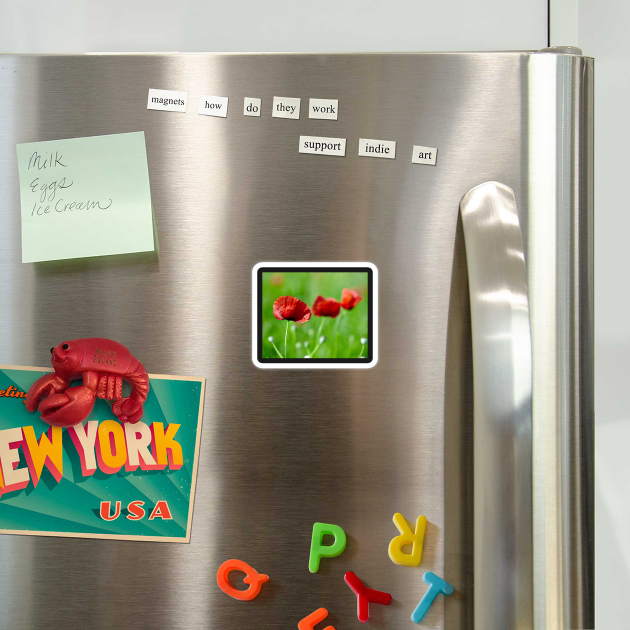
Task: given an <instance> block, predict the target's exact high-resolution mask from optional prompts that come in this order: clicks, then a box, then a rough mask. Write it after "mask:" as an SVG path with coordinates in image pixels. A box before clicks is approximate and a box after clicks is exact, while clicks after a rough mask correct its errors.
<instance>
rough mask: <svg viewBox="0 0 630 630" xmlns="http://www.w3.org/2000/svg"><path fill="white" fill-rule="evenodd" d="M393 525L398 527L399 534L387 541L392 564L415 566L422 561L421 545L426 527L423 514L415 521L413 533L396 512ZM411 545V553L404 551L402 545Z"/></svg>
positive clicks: (402, 517)
mask: <svg viewBox="0 0 630 630" xmlns="http://www.w3.org/2000/svg"><path fill="white" fill-rule="evenodd" d="M394 525H396V527H397V528H398V531H399V532H400V536H396V538H394V539H393V540H392V541H391V542H390V543H389V550H388V552H389V557H390V559H391V561H392V562H393V563H394V564H402V565H405V566H407V567H417V566H418V565H419V564H420V562H421V561H422V546H423V545H424V532H425V530H426V528H427V519H426V517H425V516H419V517H418V520H417V521H416V531H415V533H414V532H412V531H411V528H410V527H409V525H408V524H407V521H406V520H405V517H404V516H403V515H402V514H400V513H399V512H396V514H394ZM405 545H412V548H411V553H404V552H403V547H404V546H405Z"/></svg>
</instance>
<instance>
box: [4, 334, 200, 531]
mask: <svg viewBox="0 0 630 630" xmlns="http://www.w3.org/2000/svg"><path fill="white" fill-rule="evenodd" d="M51 363H52V366H53V371H52V372H50V371H48V370H44V369H43V368H24V367H11V366H0V532H2V533H11V534H31V535H44V536H71V537H86V538H115V539H125V540H129V539H131V540H153V541H167V542H188V541H189V540H190V526H191V521H192V509H193V501H194V493H195V481H196V476H197V461H198V452H199V441H200V437H201V418H202V411H203V396H204V384H205V382H204V379H202V378H188V377H178V376H151V375H149V374H147V373H146V372H145V370H144V367H143V365H142V363H141V362H140V361H139V360H138V359H137V358H135V357H134V356H133V355H132V354H131V353H130V352H129V351H128V350H127V348H125V347H124V346H122V345H121V344H119V343H116V342H114V341H111V340H109V339H100V338H98V339H97V338H94V339H75V340H70V341H66V342H63V343H61V344H59V345H57V346H55V347H53V348H52V349H51Z"/></svg>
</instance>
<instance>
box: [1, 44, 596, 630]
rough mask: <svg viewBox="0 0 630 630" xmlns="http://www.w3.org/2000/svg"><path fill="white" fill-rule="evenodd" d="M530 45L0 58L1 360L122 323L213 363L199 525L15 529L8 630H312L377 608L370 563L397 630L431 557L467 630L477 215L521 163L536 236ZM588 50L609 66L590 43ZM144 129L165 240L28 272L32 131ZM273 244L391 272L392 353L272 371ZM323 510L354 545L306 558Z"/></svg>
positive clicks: (169, 365)
mask: <svg viewBox="0 0 630 630" xmlns="http://www.w3.org/2000/svg"><path fill="white" fill-rule="evenodd" d="M543 57H544V56H543V55H540V58H541V59H542V58H543ZM547 57H550V58H551V57H554V58H557V57H558V56H557V55H547ZM530 59H531V55H529V54H526V53H492V54H476V53H475V54H422V55H197V54H191V55H129V56H109V55H103V56H101V55H89V56H45V57H29V56H2V57H0V185H1V186H0V191H1V192H0V290H1V291H2V299H1V300H0V362H2V363H8V364H10V363H13V364H23V365H42V364H45V363H46V361H47V354H46V353H47V349H48V348H50V346H51V345H52V344H53V343H55V340H59V339H63V338H68V337H80V336H106V337H113V338H116V339H117V340H119V341H120V342H122V343H124V344H125V345H127V346H128V347H129V348H130V349H131V350H132V352H133V353H134V355H135V356H138V357H140V358H141V359H142V361H143V363H144V365H145V366H146V367H147V370H148V371H149V372H154V373H164V374H184V375H185V374H188V375H200V376H205V377H206V378H207V394H206V405H205V412H204V424H203V426H204V430H203V435H202V443H201V455H200V462H199V473H198V484H197V492H196V501H195V511H194V518H193V525H192V539H191V543H190V544H189V545H165V544H158V543H131V542H113V541H92V540H90V541H83V540H62V539H36V538H28V537H14V536H0V557H2V562H1V563H0V601H1V602H2V607H3V614H2V616H1V617H0V625H4V626H6V627H7V628H44V627H45V628H62V627H63V628H85V627H92V628H113V627H125V628H147V627H150V628H169V629H173V628H204V629H207V628H212V629H216V630H226V629H232V628H233V629H238V630H240V629H241V628H245V627H250V626H252V625H253V626H255V627H256V628H259V629H261V630H264V629H267V628H278V627H286V628H289V627H295V626H296V625H297V622H298V621H299V620H300V619H301V618H302V617H304V616H305V615H306V614H308V613H309V612H311V611H313V610H315V608H318V607H320V606H322V605H323V606H326V607H327V608H328V609H329V610H330V611H331V617H330V621H331V623H332V625H335V626H336V627H338V628H341V627H351V626H352V624H355V625H356V626H358V623H359V622H358V621H357V620H356V601H355V599H354V596H352V593H351V592H350V591H349V590H348V589H347V587H346V586H345V585H344V584H343V577H342V576H343V573H344V572H345V571H346V570H353V571H355V572H356V573H357V575H358V576H359V577H360V578H362V579H364V580H365V581H366V582H367V583H368V584H369V585H370V586H372V587H374V588H383V589H385V590H388V591H389V592H391V593H392V594H393V596H394V602H393V603H392V605H391V606H389V607H387V608H385V607H373V608H374V610H373V612H372V618H371V619H370V623H371V624H372V625H373V627H375V628H400V627H404V626H405V625H408V624H410V621H409V615H410V614H411V610H412V609H413V607H414V606H415V605H416V604H417V602H418V601H419V599H420V597H421V596H422V594H423V593H424V590H425V588H426V587H425V585H424V584H423V582H422V578H421V576H422V573H423V571H424V570H432V571H434V572H435V573H437V574H438V575H443V576H444V577H445V578H446V579H447V580H448V581H450V582H451V583H452V584H453V585H454V586H455V589H456V591H455V594H454V595H453V596H452V597H450V598H449V600H448V602H446V605H445V602H444V600H443V598H438V600H436V602H435V604H434V605H433V607H432V609H431V611H430V613H429V615H428V616H427V618H426V619H425V620H424V621H425V623H424V627H428V628H443V627H446V628H466V627H472V626H471V624H472V608H473V607H472V593H473V581H474V578H473V574H472V560H473V545H472V537H471V532H472V484H471V482H472V472H471V471H472V462H471V453H472V432H471V430H470V429H471V426H472V396H471V392H470V389H469V387H470V380H471V379H470V374H471V354H470V331H469V323H468V317H469V307H468V299H467V298H468V292H467V287H466V282H463V281H462V278H463V274H465V270H464V271H462V266H461V260H462V255H463V248H462V243H461V239H456V235H457V234H459V233H460V232H458V230H457V225H458V213H459V210H458V208H459V201H460V199H461V197H462V196H463V195H464V194H465V193H466V191H468V190H469V189H471V188H472V187H474V186H476V185H477V184H479V183H481V182H484V181H488V180H498V181H501V182H505V183H506V184H507V185H509V186H510V187H511V188H512V189H513V190H514V193H515V196H516V199H517V204H518V207H519V212H520V214H521V220H522V225H523V235H524V239H525V246H526V251H529V250H528V248H530V247H532V246H533V245H532V243H531V242H530V241H529V240H528V225H529V223H528V222H529V213H530V212H531V211H532V208H531V192H532V191H531V190H530V187H531V186H532V185H533V184H532V182H531V181H530V171H531V168H532V166H531V161H532V157H531V154H530V150H531V147H530V143H529V136H530V132H531V131H532V130H531V124H530V123H529V122H528V109H529V107H530V103H529V96H530V91H531V89H532V88H531V87H530V85H529V75H528V73H529V72H530V67H529V62H530ZM541 63H544V62H541ZM549 63H551V62H549ZM553 63H557V62H553ZM576 63H578V64H580V67H582V68H583V69H584V72H585V73H587V74H588V72H590V68H591V66H590V62H589V61H588V60H584V59H581V58H576ZM149 87H155V88H166V89H176V90H187V91H188V92H189V111H188V113H187V114H179V113H166V112H156V111H147V110H146V95H147V91H148V89H149ZM200 94H217V95H224V96H228V97H229V98H230V110H229V112H230V113H229V116H228V117H227V118H226V119H221V118H211V117H206V116H199V115H197V113H196V108H197V101H198V98H199V95H200ZM274 95H282V96H297V97H301V98H302V99H303V101H302V109H303V111H305V110H306V103H307V101H306V99H307V98H309V97H311V96H312V97H321V98H338V99H339V120H338V121H336V122H333V121H324V120H310V119H308V118H307V117H306V114H305V113H303V114H302V118H301V120H299V121H295V120H282V119H274V118H271V115H270V109H269V108H270V104H271V100H272V98H273V96H274ZM244 96H254V97H259V98H262V99H263V109H262V117H260V118H250V117H243V116H242V115H241V111H240V107H241V104H242V98H243V97H244ZM137 130H144V131H145V134H146V140H147V152H148V159H149V172H150V179H151V189H152V199H153V206H154V214H155V227H156V233H157V239H158V251H157V253H155V254H146V255H145V254H140V255H133V256H117V257H109V258H101V259H86V260H75V261H66V262H54V263H38V264H33V265H22V264H21V263H20V219H19V190H18V178H17V171H16V163H15V144H16V143H18V142H29V141H36V140H49V139H55V138H67V137H76V136H86V135H98V134H108V133H120V132H125V131H137ZM300 135H314V136H335V137H345V138H347V139H348V145H347V156H346V157H345V158H326V157H322V156H311V155H299V154H298V151H297V144H298V138H299V136H300ZM359 137H367V138H382V139H386V140H396V141H397V142H398V146H397V159H396V160H374V159H365V158H359V157H358V156H357V142H358V138H359ZM413 144H421V145H424V146H434V147H438V148H439V154H438V162H437V166H436V167H427V166H418V165H413V164H411V148H412V145H413ZM579 225H580V229H581V230H586V231H587V232H588V226H585V225H584V224H583V223H582V222H581V218H580V222H579ZM533 238H534V237H533V235H532V239H533ZM536 238H538V235H536ZM548 246H549V247H552V249H553V251H554V252H556V253H557V251H556V249H555V246H554V245H551V244H548ZM554 255H555V254H554ZM563 255H566V252H563ZM571 255H573V253H571ZM274 259H275V260H277V259H280V260H287V261H291V260H298V261H299V260H328V261H334V260H348V261H358V260H360V261H362V260H367V261H370V262H373V263H374V264H375V265H376V266H377V267H378V269H379V279H380V300H379V323H380V326H379V329H380V330H379V337H380V339H379V350H380V356H379V363H378V364H377V366H376V367H375V368H373V369H371V370H365V371H360V373H357V372H353V371H344V370H323V371H319V372H313V373H311V372H309V371H304V370H301V371H298V370H296V371H284V370H282V371H275V370H259V369H256V368H255V367H254V366H253V364H252V363H251V358H250V354H251V352H250V342H251V341H250V273H251V268H252V267H253V265H254V264H255V263H257V262H260V261H264V260H274ZM588 264H589V263H588V261H587V262H586V263H583V266H584V265H585V266H586V268H588ZM528 273H530V271H529V269H528ZM567 290H568V289H567ZM543 308H544V307H543ZM580 330H582V331H583V334H584V335H586V336H587V334H588V331H585V330H584V329H582V328H581V329H580ZM533 339H534V344H535V343H536V339H535V337H533ZM584 343H587V341H586V340H585V341H584ZM572 369H581V368H580V366H576V365H575V364H572ZM534 375H536V365H534ZM587 381H588V379H587ZM585 386H586V387H588V382H586V383H585ZM0 509H1V502H0ZM396 511H400V512H402V513H403V514H405V515H406V516H407V517H408V518H410V519H413V518H415V517H416V516H417V515H419V514H421V513H422V514H424V515H426V517H427V518H428V520H429V525H428V528H427V534H426V541H425V550H424V555H423V563H422V567H421V568H420V569H418V570H411V569H406V568H403V567H397V566H395V565H393V564H392V563H391V562H390V561H389V559H388V557H387V545H388V543H389V540H390V539H391V538H392V537H393V536H394V535H395V534H396V531H395V529H394V526H393V524H392V523H391V518H392V515H393V514H394V512H396ZM316 520H319V521H324V522H333V523H338V524H339V525H341V526H342V527H344V529H345V530H346V531H347V533H348V547H347V550H346V552H345V554H344V556H342V558H341V559H339V560H338V561H331V562H328V563H323V566H322V569H321V570H320V573H318V574H316V575H311V574H310V573H309V572H308V569H307V562H308V548H309V541H310V530H311V526H312V523H313V522H314V521H316ZM232 556H236V557H239V558H241V559H244V560H246V561H248V562H250V563H251V564H252V566H254V567H256V568H257V569H259V570H260V571H264V572H265V573H267V574H268V575H269V576H270V577H271V582H270V583H269V585H268V587H266V588H265V589H263V592H262V594H261V596H260V597H258V598H257V599H256V600H255V601H254V602H251V603H249V604H247V605H243V604H242V603H241V602H236V601H234V600H231V599H230V598H228V597H226V596H225V595H224V594H223V593H222V592H220V591H219V589H218V588H217V587H216V581H215V575H216V570H217V568H218V566H219V564H220V563H221V562H222V561H223V560H225V559H226V558H228V557H232Z"/></svg>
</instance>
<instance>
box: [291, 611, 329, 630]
mask: <svg viewBox="0 0 630 630" xmlns="http://www.w3.org/2000/svg"><path fill="white" fill-rule="evenodd" d="M326 617H328V611H327V610H326V609H325V608H318V609H317V610H316V611H315V612H312V613H311V614H310V615H309V616H308V617H304V619H302V621H300V623H298V630H314V628H315V626H316V625H317V624H318V623H319V622H320V621H323V620H324V619H326ZM324 630H335V627H334V626H326V627H325V628H324Z"/></svg>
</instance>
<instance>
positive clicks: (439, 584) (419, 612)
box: [411, 571, 455, 623]
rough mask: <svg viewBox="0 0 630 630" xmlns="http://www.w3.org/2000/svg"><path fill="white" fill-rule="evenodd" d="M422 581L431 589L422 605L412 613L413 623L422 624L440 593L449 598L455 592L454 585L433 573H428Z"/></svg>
mask: <svg viewBox="0 0 630 630" xmlns="http://www.w3.org/2000/svg"><path fill="white" fill-rule="evenodd" d="M422 581H423V582H424V583H425V584H428V585H429V588H428V589H427V592H426V593H425V594H424V597H423V598H422V599H421V600H420V603H419V604H418V605H417V606H416V609H415V610H414V611H413V612H412V613H411V621H413V622H414V623H420V622H421V621H422V620H423V619H424V616H425V615H426V614H427V611H428V610H429V607H430V606H431V604H432V603H433V602H434V601H435V598H436V597H437V596H438V595H439V594H440V593H442V594H443V595H446V596H447V597H448V596H449V595H452V594H453V591H454V590H455V589H454V588H453V585H452V584H449V583H448V582H447V581H446V580H443V579H442V578H441V577H438V576H437V575H435V573H431V571H427V572H426V573H425V574H424V575H423V576H422Z"/></svg>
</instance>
